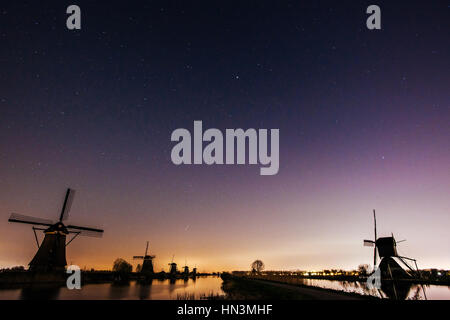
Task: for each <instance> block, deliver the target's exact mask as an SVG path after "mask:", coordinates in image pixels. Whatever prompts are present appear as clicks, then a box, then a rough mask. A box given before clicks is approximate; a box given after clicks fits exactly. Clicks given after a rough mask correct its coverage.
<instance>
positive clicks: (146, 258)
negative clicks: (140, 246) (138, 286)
mask: <svg viewBox="0 0 450 320" xmlns="http://www.w3.org/2000/svg"><path fill="white" fill-rule="evenodd" d="M154 258H155V256H151V255H148V241H147V246H146V247H145V255H143V256H134V257H133V260H143V261H142V268H141V273H143V274H152V273H153V272H154V271H153V259H154Z"/></svg>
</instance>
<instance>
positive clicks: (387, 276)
mask: <svg viewBox="0 0 450 320" xmlns="http://www.w3.org/2000/svg"><path fill="white" fill-rule="evenodd" d="M373 219H374V233H375V238H374V240H364V245H365V246H370V247H374V250H373V270H374V272H375V271H377V272H378V270H379V272H380V273H379V275H380V278H381V279H380V280H381V281H382V282H381V285H382V289H383V291H385V292H386V294H387V295H388V296H390V297H395V298H396V299H401V298H406V296H407V295H408V292H409V289H410V287H411V284H410V282H408V281H402V280H411V279H414V278H419V277H420V272H419V269H418V268H417V262H416V260H415V259H412V258H407V257H403V256H400V255H399V254H398V252H397V243H400V242H403V241H405V240H401V241H396V240H395V238H394V235H393V234H392V236H391V237H380V238H377V220H376V215H375V210H373ZM377 252H378V256H379V257H380V263H379V265H378V268H377ZM405 260H408V261H412V262H414V265H415V268H416V269H415V270H414V269H413V268H412V267H411V266H410V265H409V264H408V263H407V262H406V261H405ZM397 261H398V262H397ZM399 262H400V263H401V264H403V265H404V266H406V270H405V269H403V268H402V267H401V265H400V264H399ZM386 281H389V283H388V282H386Z"/></svg>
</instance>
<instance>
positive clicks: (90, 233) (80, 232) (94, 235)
mask: <svg viewBox="0 0 450 320" xmlns="http://www.w3.org/2000/svg"><path fill="white" fill-rule="evenodd" d="M68 231H69V233H77V234H78V235H79V236H82V237H92V238H101V237H103V233H102V232H98V231H90V230H78V229H68Z"/></svg>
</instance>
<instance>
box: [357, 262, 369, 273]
mask: <svg viewBox="0 0 450 320" xmlns="http://www.w3.org/2000/svg"><path fill="white" fill-rule="evenodd" d="M358 273H359V274H360V275H362V276H367V275H368V274H369V265H368V264H360V265H359V266H358Z"/></svg>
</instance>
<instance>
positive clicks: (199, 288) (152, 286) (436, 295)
mask: <svg viewBox="0 0 450 320" xmlns="http://www.w3.org/2000/svg"><path fill="white" fill-rule="evenodd" d="M298 280H299V282H298V283H299V284H304V285H308V286H315V287H321V288H327V289H334V290H340V291H345V292H353V293H359V294H364V295H371V296H375V297H383V298H387V297H388V295H387V294H386V293H385V292H384V291H382V290H380V291H378V290H376V289H372V290H369V289H367V287H366V285H365V283H363V282H353V281H352V282H350V281H336V280H322V279H298ZM221 286H222V280H221V279H220V278H219V277H199V278H197V279H196V280H193V279H189V280H183V279H178V280H175V281H174V280H172V281H170V280H156V279H155V280H153V281H152V282H151V283H149V284H140V283H137V282H136V281H130V282H129V283H128V284H125V285H114V284H112V283H102V284H87V285H85V286H83V287H82V289H81V290H69V289H67V288H66V287H48V286H47V287H46V286H42V285H39V286H35V287H33V288H24V289H23V288H19V289H0V300H19V299H36V298H39V299H57V300H109V299H112V300H122V299H128V300H130V299H131V300H176V299H204V298H207V297H210V296H223V295H225V293H224V292H223V291H222V289H221ZM424 289H425V294H426V297H427V299H428V300H450V286H436V285H429V286H424ZM400 291H402V290H400V288H397V292H400ZM402 292H403V295H404V298H405V299H420V300H423V299H425V295H424V292H423V289H422V286H419V285H412V286H411V287H407V288H403V291H402Z"/></svg>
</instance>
